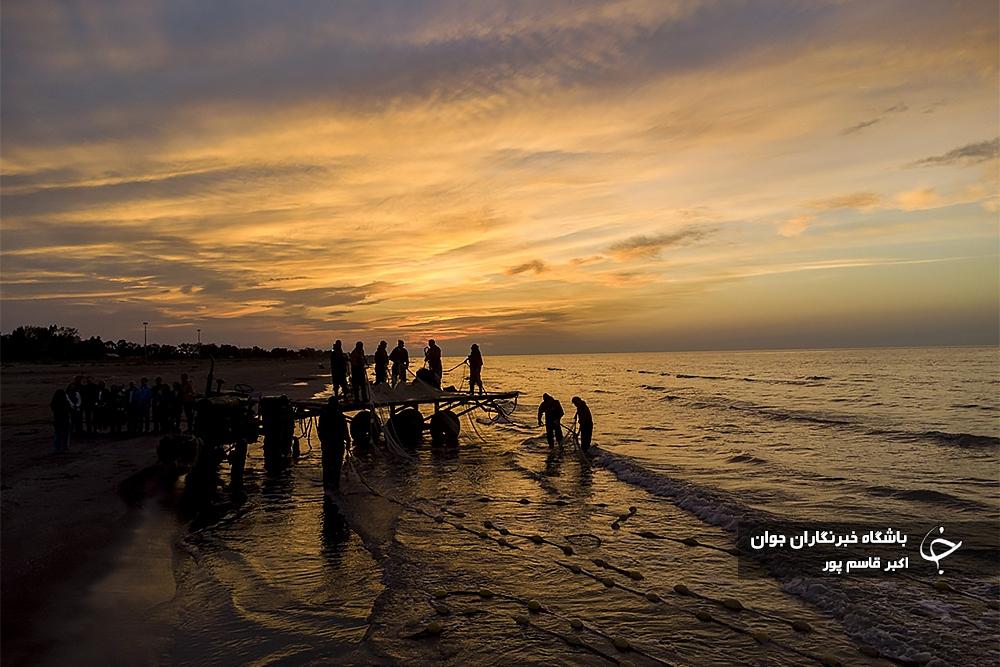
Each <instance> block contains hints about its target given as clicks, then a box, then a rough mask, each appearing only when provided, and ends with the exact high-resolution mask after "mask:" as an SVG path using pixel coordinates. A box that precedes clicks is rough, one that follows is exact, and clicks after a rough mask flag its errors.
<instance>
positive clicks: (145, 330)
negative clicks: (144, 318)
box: [142, 322, 149, 357]
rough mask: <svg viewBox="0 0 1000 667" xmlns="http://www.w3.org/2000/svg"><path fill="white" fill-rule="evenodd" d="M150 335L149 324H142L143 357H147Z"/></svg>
mask: <svg viewBox="0 0 1000 667" xmlns="http://www.w3.org/2000/svg"><path fill="white" fill-rule="evenodd" d="M148 333H149V322H143V323H142V356H144V357H145V356H146V354H147V352H148V342H147V339H148V337H147V334H148Z"/></svg>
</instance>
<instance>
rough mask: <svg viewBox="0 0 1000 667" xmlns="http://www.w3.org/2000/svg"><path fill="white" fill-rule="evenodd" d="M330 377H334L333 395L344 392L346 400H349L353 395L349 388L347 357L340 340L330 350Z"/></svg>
mask: <svg viewBox="0 0 1000 667" xmlns="http://www.w3.org/2000/svg"><path fill="white" fill-rule="evenodd" d="M330 375H331V376H332V377H333V395H334V396H336V395H337V394H338V393H339V392H340V390H343V391H344V398H347V395H348V394H350V393H351V391H350V389H348V388H347V355H346V354H344V347H343V344H342V343H341V342H340V340H339V339H338V340H337V342H335V343H334V344H333V349H332V350H330Z"/></svg>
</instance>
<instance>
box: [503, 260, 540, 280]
mask: <svg viewBox="0 0 1000 667" xmlns="http://www.w3.org/2000/svg"><path fill="white" fill-rule="evenodd" d="M548 268H549V267H547V266H546V265H545V262H543V261H542V260H540V259H533V260H531V261H530V262H525V263H524V264H518V265H517V266H512V267H510V268H509V269H507V270H506V271H505V273H506V274H507V275H508V276H516V275H518V274H521V273H527V272H528V271H531V272H532V273H534V274H536V275H537V274H539V273H542V272H543V271H545V270H547V269H548Z"/></svg>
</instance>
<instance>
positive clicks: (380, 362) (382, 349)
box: [375, 340, 389, 384]
mask: <svg viewBox="0 0 1000 667" xmlns="http://www.w3.org/2000/svg"><path fill="white" fill-rule="evenodd" d="M388 345H389V344H388V343H387V342H385V341H384V340H383V341H381V342H380V343H379V344H378V349H377V350H375V384H386V383H387V382H389V350H388V349H387V348H388Z"/></svg>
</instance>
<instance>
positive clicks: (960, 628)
mask: <svg viewBox="0 0 1000 667" xmlns="http://www.w3.org/2000/svg"><path fill="white" fill-rule="evenodd" d="M594 462H595V463H597V464H598V465H601V466H603V467H604V468H606V469H608V470H610V471H611V472H612V473H613V474H614V475H615V476H616V477H617V478H618V479H619V480H621V481H623V482H626V483H628V484H633V485H635V486H638V487H640V488H643V489H645V490H646V491H648V492H649V493H651V494H653V495H655V496H660V497H664V498H669V499H670V500H671V501H672V502H673V503H674V504H675V505H677V506H678V507H680V508H682V509H684V510H687V511H688V512H691V513H692V514H693V515H695V516H696V517H698V518H699V519H701V520H702V521H705V522H706V523H709V524H712V525H715V526H720V527H722V528H723V529H725V530H727V531H730V532H735V530H736V528H737V526H738V524H740V523H743V524H744V525H751V524H753V525H766V524H767V523H770V522H775V521H776V520H779V518H778V517H776V516H774V515H770V514H768V513H767V512H764V511H763V510H758V509H753V508H750V507H748V506H746V505H744V504H743V503H742V502H740V501H739V500H737V499H736V497H735V496H733V495H731V494H728V493H725V492H722V491H719V490H716V489H711V488H706V487H702V486H699V485H697V484H694V483H691V482H687V481H684V480H680V479H676V478H672V477H669V476H667V475H665V474H661V473H657V472H654V471H652V470H649V469H647V468H645V467H643V466H642V465H641V464H640V463H639V462H638V461H636V460H635V459H631V458H630V457H627V456H622V455H618V454H611V453H609V452H606V451H602V450H600V449H598V455H597V456H596V457H595V459H594ZM914 493H915V494H916V495H924V494H923V493H922V492H921V491H915V492H914ZM943 495H947V494H943ZM927 497H929V496H927ZM755 560H758V561H760V562H761V563H762V564H763V565H764V566H765V568H766V569H767V571H768V572H770V573H771V575H772V576H774V577H776V578H777V579H778V580H779V581H781V582H782V589H783V590H785V591H786V592H788V593H790V594H792V595H796V596H797V597H800V598H802V599H804V600H806V601H808V602H810V603H812V604H814V605H815V606H816V607H818V608H819V609H820V610H822V611H824V612H826V613H828V614H830V615H831V616H832V617H834V618H836V619H837V620H839V621H840V622H841V623H842V624H843V627H844V629H845V630H846V631H847V633H848V634H849V635H850V636H852V637H854V638H855V640H857V641H859V642H861V643H864V644H867V645H869V646H873V647H875V648H877V649H879V650H880V651H881V652H882V653H883V654H884V655H886V656H890V657H892V658H895V659H897V660H902V661H917V662H919V663H920V664H925V663H928V662H929V661H932V660H934V659H935V658H939V659H946V660H949V661H954V660H955V659H956V656H957V655H959V654H960V653H961V646H960V644H957V643H955V642H943V641H941V639H942V637H948V636H952V637H954V636H955V634H956V633H960V632H965V631H967V630H968V628H967V626H966V620H965V619H964V618H962V617H961V616H962V615H961V614H959V615H954V616H953V615H944V616H941V617H940V618H939V619H938V623H939V625H941V626H942V627H941V629H940V631H938V632H935V633H928V630H927V624H926V620H925V617H926V608H927V604H928V602H929V601H928V599H927V596H926V595H924V594H923V593H922V591H920V590H918V591H917V592H916V594H914V593H913V592H911V591H910V590H907V587H904V586H901V585H900V584H899V581H898V579H897V580H888V581H877V582H874V583H873V582H871V581H868V580H866V581H861V580H851V579H830V578H825V577H815V576H803V575H802V574H801V568H800V567H798V568H797V565H798V564H797V563H796V559H795V558H794V557H791V556H789V555H787V554H782V555H780V556H775V557H770V558H768V557H755ZM873 586H874V587H877V588H878V589H879V591H875V592H873V591H872V587H873ZM900 609H903V610H904V611H903V613H900ZM987 629H988V628H987V624H986V623H984V624H983V626H982V627H981V628H980V630H981V631H984V632H985V631H987Z"/></svg>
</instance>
